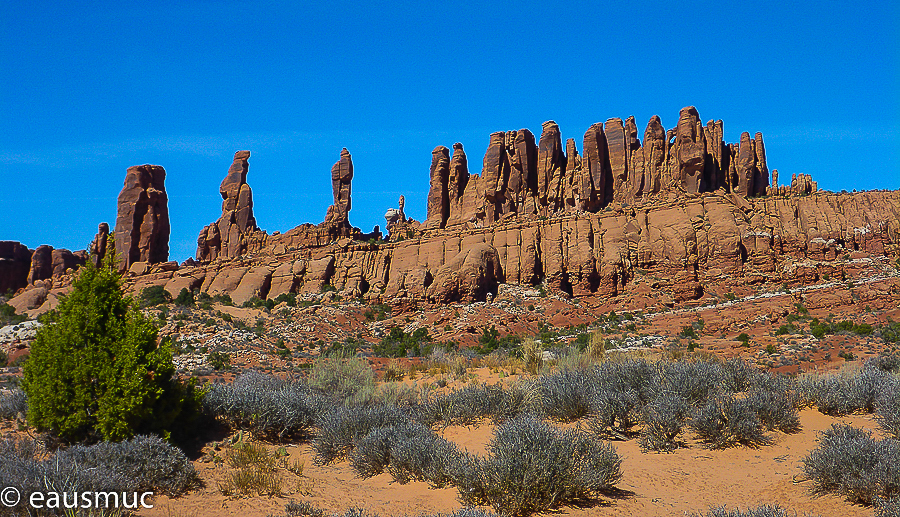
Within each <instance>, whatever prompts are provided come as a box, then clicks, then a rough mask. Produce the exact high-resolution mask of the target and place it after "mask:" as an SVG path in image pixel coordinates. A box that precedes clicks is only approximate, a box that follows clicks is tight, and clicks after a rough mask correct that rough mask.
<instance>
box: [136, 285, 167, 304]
mask: <svg viewBox="0 0 900 517" xmlns="http://www.w3.org/2000/svg"><path fill="white" fill-rule="evenodd" d="M164 303H172V295H171V294H169V291H166V288H165V287H163V286H161V285H151V286H150V287H147V288H146V289H144V290H143V291H141V305H142V306H143V307H153V306H155V305H161V304H164Z"/></svg>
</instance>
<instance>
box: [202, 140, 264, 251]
mask: <svg viewBox="0 0 900 517" xmlns="http://www.w3.org/2000/svg"><path fill="white" fill-rule="evenodd" d="M249 159H250V151H238V152H236V153H234V160H233V161H232V162H231V167H229V169H228V173H227V174H226V175H225V179H223V180H222V183H221V184H220V185H219V194H220V195H221V196H222V215H221V217H219V220H218V221H216V222H215V223H212V224H210V225H208V226H206V227H205V228H203V230H201V231H200V236H199V237H198V238H197V260H201V261H209V260H215V259H217V258H220V257H221V258H234V257H237V256H240V255H241V254H243V253H244V251H245V248H246V243H245V242H244V237H245V236H246V235H247V234H248V233H251V232H255V231H256V230H257V227H256V218H255V217H253V191H252V190H251V189H250V185H249V184H247V172H248V171H249V169H250V165H249V163H248V160H249Z"/></svg>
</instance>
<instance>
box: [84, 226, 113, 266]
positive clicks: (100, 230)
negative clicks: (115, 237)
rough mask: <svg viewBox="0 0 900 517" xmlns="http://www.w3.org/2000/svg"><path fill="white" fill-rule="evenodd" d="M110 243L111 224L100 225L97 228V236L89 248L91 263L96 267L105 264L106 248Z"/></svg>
mask: <svg viewBox="0 0 900 517" xmlns="http://www.w3.org/2000/svg"><path fill="white" fill-rule="evenodd" d="M108 242H109V224H108V223H100V224H99V225H98V226H97V235H96V236H94V240H92V241H91V245H90V247H89V248H88V254H89V256H90V261H91V262H92V263H93V264H94V265H95V266H99V265H100V264H102V263H103V259H104V258H106V246H107V243H108Z"/></svg>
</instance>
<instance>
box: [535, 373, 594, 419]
mask: <svg viewBox="0 0 900 517" xmlns="http://www.w3.org/2000/svg"><path fill="white" fill-rule="evenodd" d="M538 382H539V383H540V384H539V386H540V395H541V399H540V400H541V406H542V407H541V412H542V414H544V415H546V416H547V417H549V418H552V419H554V420H558V421H561V422H571V421H574V420H578V419H580V418H584V417H586V416H588V415H589V414H591V413H592V412H593V409H594V407H595V405H594V401H595V399H596V393H597V384H596V375H594V373H593V372H590V371H584V370H572V369H565V370H560V371H559V372H556V373H553V374H550V375H544V376H543V377H541V378H540V380H539V381H538Z"/></svg>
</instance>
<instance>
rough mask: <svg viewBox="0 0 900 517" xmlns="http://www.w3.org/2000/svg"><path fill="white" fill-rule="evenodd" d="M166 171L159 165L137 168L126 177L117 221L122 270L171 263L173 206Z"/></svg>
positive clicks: (117, 249)
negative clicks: (167, 192) (134, 265)
mask: <svg viewBox="0 0 900 517" xmlns="http://www.w3.org/2000/svg"><path fill="white" fill-rule="evenodd" d="M168 202H169V201H168V197H167V195H166V170H165V169H163V168H162V167H160V166H159V165H137V166H134V167H130V168H129V169H128V171H127V172H126V174H125V185H124V186H123V187H122V191H121V192H120V193H119V200H118V217H117V218H116V232H115V241H116V253H118V254H119V255H120V256H121V257H122V263H121V264H119V268H120V270H122V271H125V270H127V269H128V268H129V267H130V266H131V264H132V263H134V262H148V263H150V264H154V263H157V262H165V261H167V260H169V205H168Z"/></svg>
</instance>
